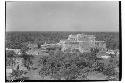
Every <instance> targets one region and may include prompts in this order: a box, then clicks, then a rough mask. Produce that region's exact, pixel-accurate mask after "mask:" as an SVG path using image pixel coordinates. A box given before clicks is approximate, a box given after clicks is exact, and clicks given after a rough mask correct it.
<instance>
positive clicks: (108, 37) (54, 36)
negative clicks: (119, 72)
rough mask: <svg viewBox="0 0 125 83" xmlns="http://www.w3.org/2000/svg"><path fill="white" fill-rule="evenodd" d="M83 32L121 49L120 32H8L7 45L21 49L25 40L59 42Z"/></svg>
mask: <svg viewBox="0 0 125 83" xmlns="http://www.w3.org/2000/svg"><path fill="white" fill-rule="evenodd" d="M81 33H84V34H88V35H95V37H96V40H100V41H106V45H107V48H109V49H119V32H47V31H46V32H6V47H8V48H19V49H20V48H21V44H22V43H25V42H32V43H37V44H44V43H45V42H46V43H57V42H59V41H60V40H62V39H67V38H68V35H70V34H81Z"/></svg>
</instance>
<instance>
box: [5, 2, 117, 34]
mask: <svg viewBox="0 0 125 83" xmlns="http://www.w3.org/2000/svg"><path fill="white" fill-rule="evenodd" d="M6 31H96V32H98V31H101V32H105V31H106V32H107V31H110V32H112V31H113V32H114V31H115V32H118V31H119V4H118V2H116V1H100V2H99V1H89V2H87V1H75V2H74V1H39V2H38V1H36V2H33V1H30V2H26V1H15V2H10V1H7V2H6Z"/></svg>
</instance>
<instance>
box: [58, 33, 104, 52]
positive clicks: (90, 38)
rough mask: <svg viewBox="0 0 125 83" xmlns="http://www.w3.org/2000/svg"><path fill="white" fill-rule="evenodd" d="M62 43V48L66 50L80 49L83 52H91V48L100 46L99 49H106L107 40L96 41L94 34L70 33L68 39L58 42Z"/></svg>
mask: <svg viewBox="0 0 125 83" xmlns="http://www.w3.org/2000/svg"><path fill="white" fill-rule="evenodd" d="M58 44H59V45H61V48H62V49H61V50H62V51H63V52H66V51H67V50H70V51H72V50H79V51H80V52H81V53H84V52H90V51H91V48H98V49H99V50H106V43H105V41H96V37H95V36H94V35H85V34H77V35H72V34H71V35H69V36H68V39H66V40H60V42H59V43H58Z"/></svg>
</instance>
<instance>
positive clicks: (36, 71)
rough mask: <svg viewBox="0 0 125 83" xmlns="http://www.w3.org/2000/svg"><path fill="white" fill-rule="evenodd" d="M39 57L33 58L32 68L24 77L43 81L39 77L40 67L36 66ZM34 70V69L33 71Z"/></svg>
mask: <svg viewBox="0 0 125 83" xmlns="http://www.w3.org/2000/svg"><path fill="white" fill-rule="evenodd" d="M40 57H41V56H35V57H34V59H33V60H32V61H33V68H32V69H30V71H29V72H28V73H27V74H26V75H25V76H26V77H29V79H31V80H43V78H41V76H40V75H39V71H40V67H39V66H38V64H39V62H38V61H39V60H40ZM34 68H36V69H34Z"/></svg>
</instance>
